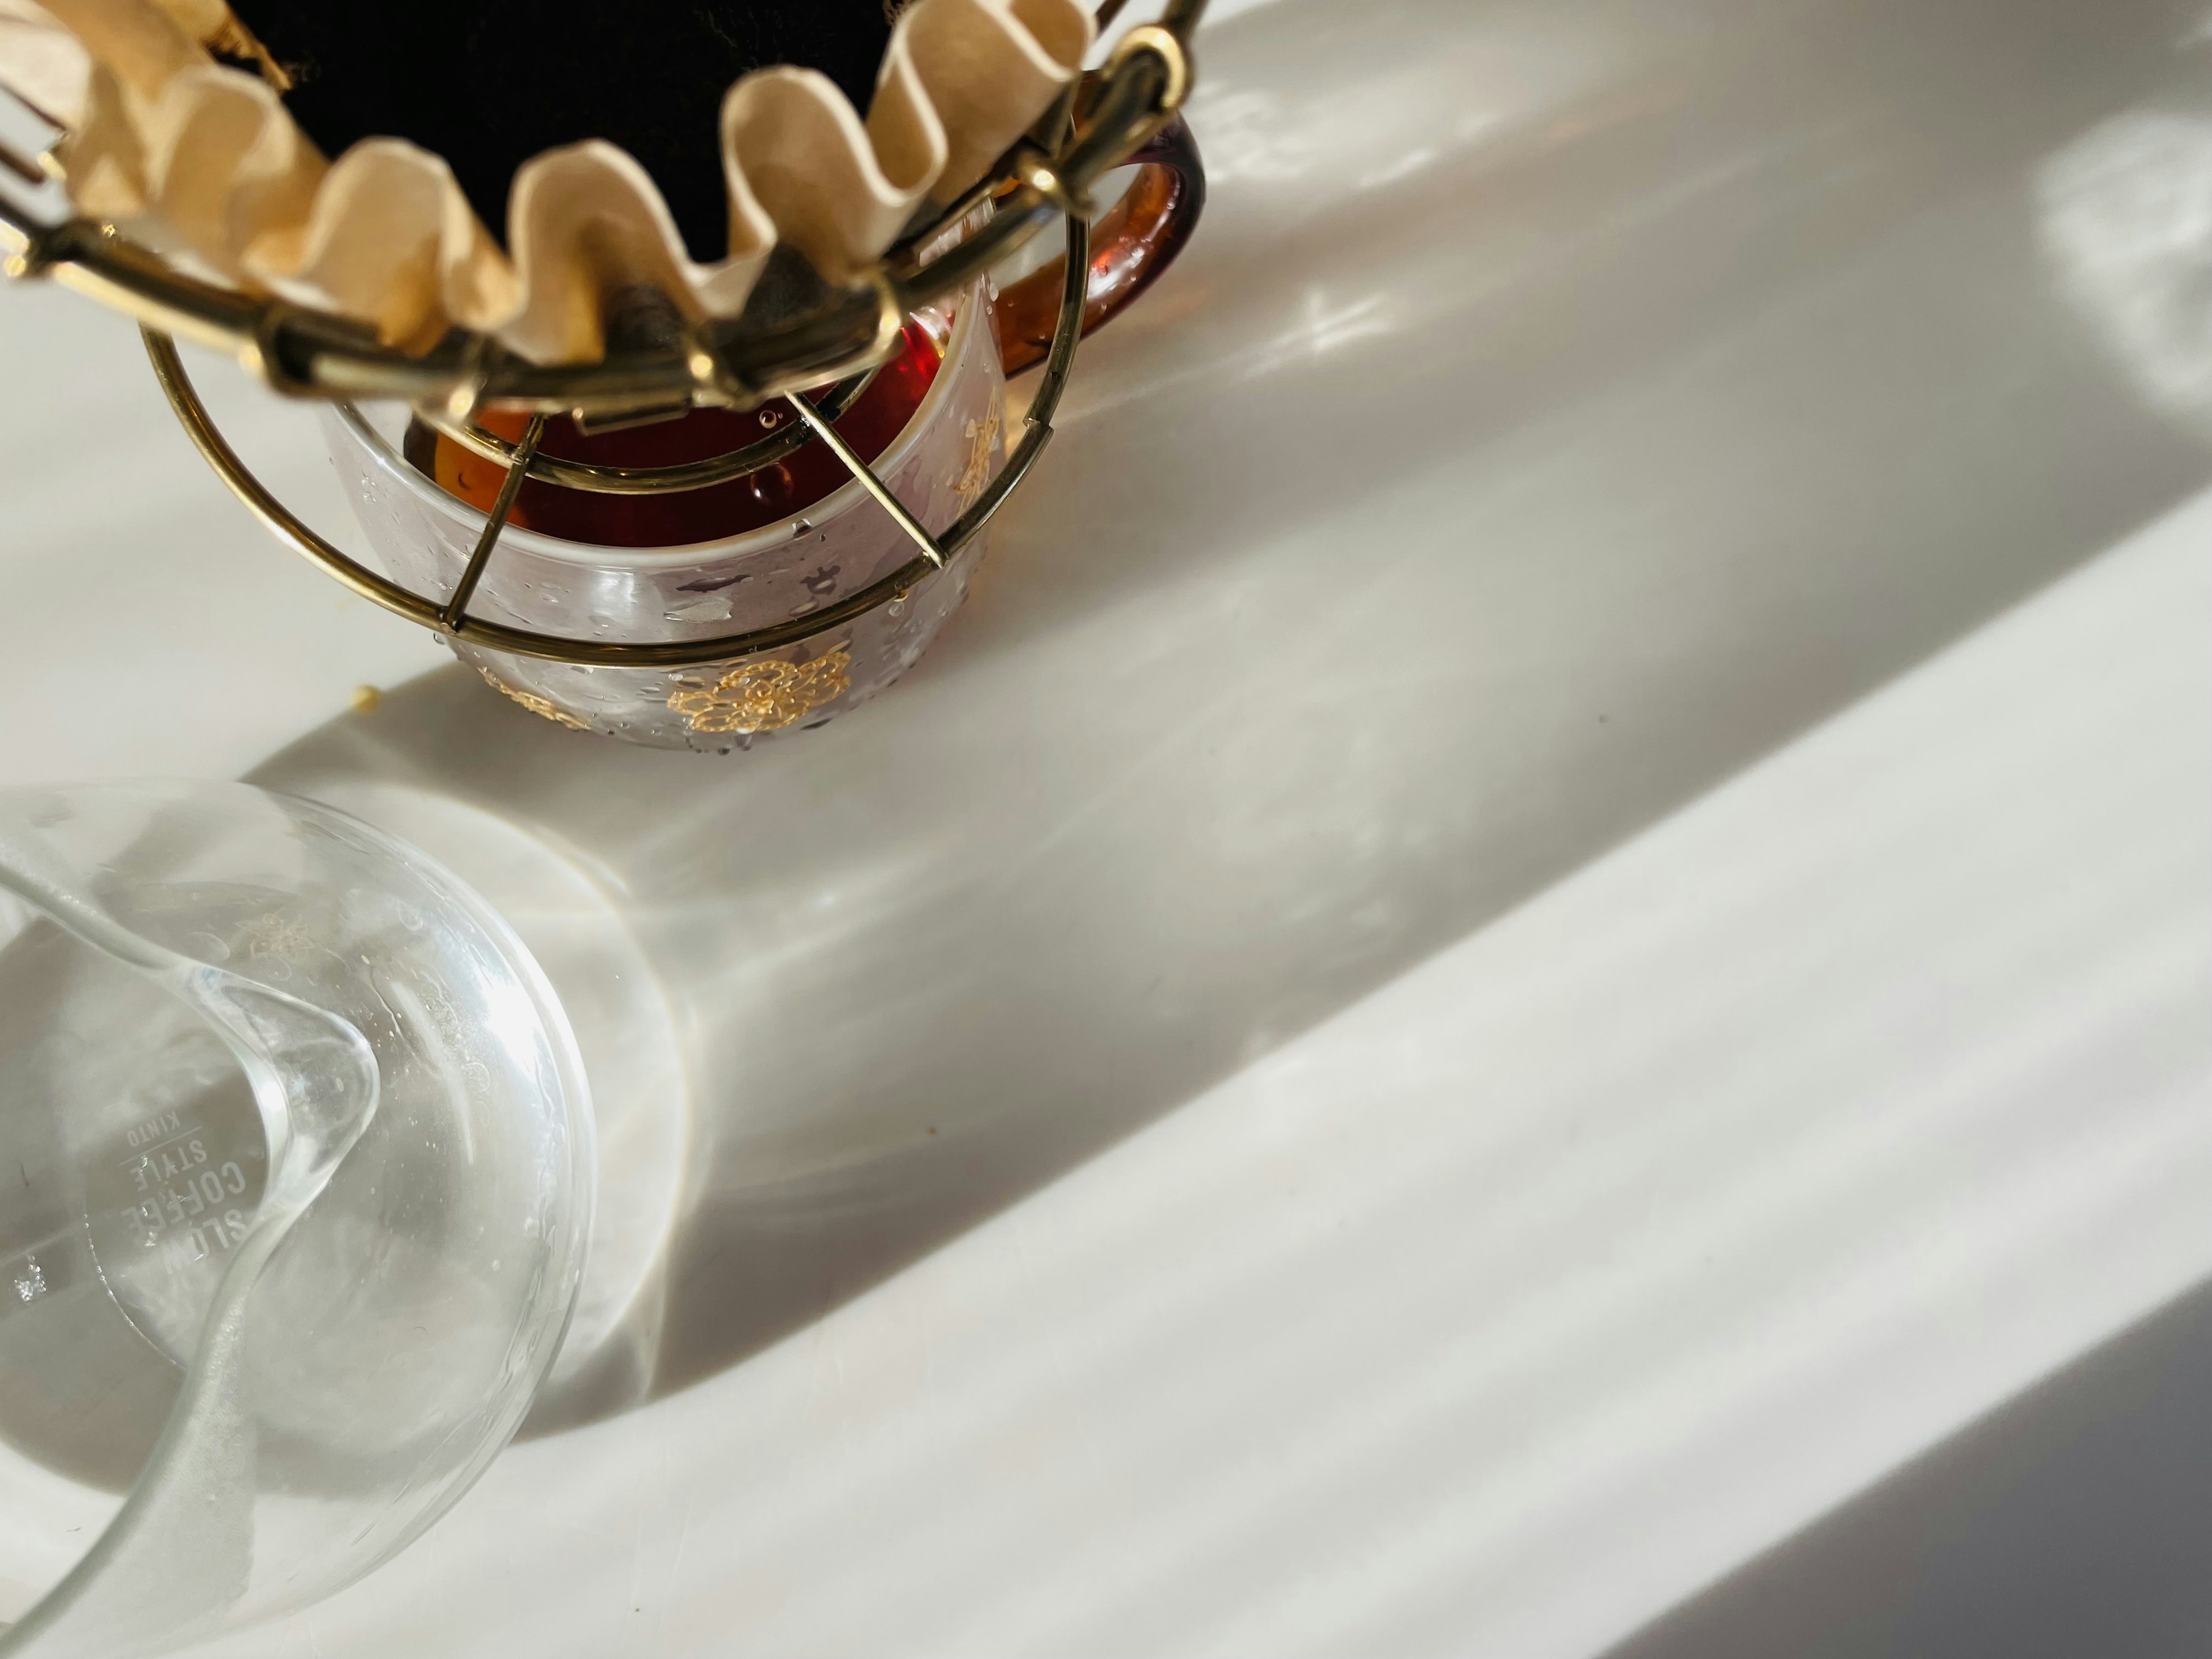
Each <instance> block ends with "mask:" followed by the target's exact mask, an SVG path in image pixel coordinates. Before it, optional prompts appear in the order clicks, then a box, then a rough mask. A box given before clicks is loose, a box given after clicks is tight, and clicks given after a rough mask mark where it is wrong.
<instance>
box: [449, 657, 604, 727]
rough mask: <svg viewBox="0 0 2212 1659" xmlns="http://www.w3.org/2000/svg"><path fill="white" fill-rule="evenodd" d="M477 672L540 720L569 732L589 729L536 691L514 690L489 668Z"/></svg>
mask: <svg viewBox="0 0 2212 1659" xmlns="http://www.w3.org/2000/svg"><path fill="white" fill-rule="evenodd" d="M477 673H479V674H481V675H483V683H484V684H486V685H488V686H489V687H491V689H492V690H495V691H496V692H498V693H499V695H500V696H502V697H511V698H513V700H514V701H515V702H519V703H520V704H521V705H522V706H523V707H524V708H527V709H528V710H529V711H530V712H531V713H532V714H535V715H537V716H538V718H539V719H540V720H551V721H552V722H553V724H554V725H556V726H567V727H568V729H569V730H570V731H571V732H588V731H589V730H590V729H591V728H590V727H589V726H586V725H585V724H584V722H583V721H581V720H578V719H577V718H576V717H575V716H574V714H570V713H569V712H568V710H567V709H565V708H561V707H559V706H558V705H557V704H555V703H551V702H547V701H546V700H545V699H544V697H541V696H538V694H537V693H536V692H534V691H518V690H515V689H514V688H513V686H511V685H509V684H507V682H506V681H505V680H503V679H501V678H500V677H499V676H498V675H496V674H495V673H493V672H492V671H491V670H490V669H489V668H478V669H477Z"/></svg>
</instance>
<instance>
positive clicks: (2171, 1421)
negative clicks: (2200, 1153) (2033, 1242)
mask: <svg viewBox="0 0 2212 1659" xmlns="http://www.w3.org/2000/svg"><path fill="white" fill-rule="evenodd" d="M2208 1405H2212V1289H2200V1290H2197V1291H2193V1292H2191V1294H2190V1295H2188V1296H2187V1297H2183V1298H2182V1299H2181V1300H2180V1301H2179V1302H2177V1303H2175V1304H2172V1305H2171V1306H2170V1307H2168V1308H2166V1309H2165V1310H2162V1311H2161V1312H2160V1313H2159V1314H2158V1315H2156V1316H2154V1317H2153V1318H2151V1319H2149V1320H2147V1321H2145V1322H2143V1323H2142V1324H2141V1325H2138V1326H2137V1327H2136V1328H2134V1329H2132V1330H2130V1331H2129V1332H2127V1333H2126V1334H2124V1335H2122V1336H2119V1337H2118V1338H2115V1339H2114V1340H2112V1341H2111V1342H2109V1343H2107V1344H2106V1345H2105V1346H2103V1347H2101V1348H2099V1349H2097V1350H2096V1351H2095V1352H2092V1353H2090V1354H2089V1355H2087V1357H2085V1358H2082V1359H2080V1360H2078V1361H2076V1362H2075V1364H2072V1365H2069V1367H2068V1368H2067V1369H2066V1370H2063V1371H2062V1372H2060V1373H2059V1374H2058V1375H2057V1376H2054V1377H2052V1378H2051V1379H2050V1380H2048V1381H2047V1382H2045V1383H2042V1384H2041V1385H2040V1386H2039V1387H2037V1388H2035V1389H2032V1390H2030V1391H2029V1392H2028V1393H2027V1394H2026V1395H2023V1396H2021V1398H2020V1399H2018V1400H2016V1401H2013V1402H2012V1403H2010V1404H2008V1405H2007V1406H2005V1407H2003V1408H2002V1409H2001V1410H1999V1411H1997V1412H1996V1413H1992V1414H1991V1415H1990V1416H1989V1417H1987V1418H1985V1419H1983V1420H1982V1421H1980V1422H1978V1423H1977V1424H1974V1425H1972V1426H1971V1427H1969V1428H1967V1429H1966V1430H1964V1431H1960V1433H1958V1434H1956V1435H1954V1436H1953V1437H1951V1438H1950V1439H1949V1440H1948V1441H1946V1442H1945V1443H1943V1444H1942V1446H1941V1447H1939V1448H1937V1449H1936V1450H1934V1451H1931V1452H1929V1453H1928V1454H1927V1455H1924V1456H1923V1457H1921V1458H1919V1459H1917V1460H1916V1461H1915V1462H1912V1463H1911V1464H1909V1465H1907V1466H1906V1467H1905V1468H1903V1469H1900V1470H1899V1471H1898V1472H1897V1473H1896V1474H1893V1475H1891V1476H1890V1477H1889V1478H1888V1479H1887V1480H1883V1481H1882V1482H1881V1484H1880V1485H1878V1486H1875V1487H1874V1488H1873V1489H1872V1490H1871V1491H1869V1492H1866V1493H1864V1494H1863V1495H1862V1496H1861V1497H1859V1498H1855V1499H1853V1500H1852V1501H1851V1502H1850V1504H1846V1505H1844V1507H1843V1508H1842V1509H1841V1510H1838V1511H1837V1512H1836V1513H1835V1514H1833V1515H1832V1516H1828V1517H1827V1518H1826V1519H1825V1520H1823V1521H1820V1522H1818V1523H1817V1524H1815V1525H1814V1526H1813V1527H1811V1528H1808V1529H1807V1530H1806V1531H1804V1532H1802V1533H1801V1534H1798V1535H1797V1536H1796V1537H1795V1538H1793V1539H1790V1541H1787V1542H1785V1543H1784V1544H1782V1545H1780V1546H1778V1547H1776V1548H1775V1549H1773V1550H1771V1551H1770V1552H1769V1553H1767V1554H1765V1556H1763V1557H1761V1558H1760V1559H1758V1560H1756V1561H1753V1562H1751V1563H1750V1564H1748V1565H1746V1566H1744V1567H1742V1568H1741V1569H1739V1570H1738V1571H1736V1572H1735V1573H1733V1574H1731V1575H1730V1576H1729V1577H1728V1578H1726V1579H1724V1580H1723V1581H1722V1582H1721V1583H1719V1584H1717V1585H1715V1586H1714V1587H1713V1588H1712V1589H1709V1590H1706V1591H1705V1592H1704V1593H1703V1594H1701V1595H1699V1596H1697V1597H1696V1598H1695V1599H1694V1600H1692V1601H1689V1602H1687V1603H1686V1604H1684V1605H1683V1606H1682V1607H1679V1608H1677V1609H1675V1610H1674V1612H1672V1613H1668V1614H1667V1615H1666V1616H1665V1617H1664V1618H1662V1619H1661V1620H1658V1621H1657V1622H1656V1623H1654V1624H1653V1625H1651V1626H1648V1627H1647V1628H1645V1629H1644V1631H1642V1632H1639V1633H1638V1634H1637V1635H1636V1636H1634V1637H1632V1638H1630V1639H1629V1640H1628V1641H1626V1642H1625V1643H1623V1644H1620V1646H1619V1647H1616V1648H1614V1649H1613V1650H1611V1652H1610V1653H1609V1654H1608V1655H1607V1659H1692V1656H1694V1659H1751V1656H1758V1659H1770V1656H1773V1655H1777V1654H1788V1655H1789V1656H1790V1659H1877V1656H1879V1659H1890V1656H1898V1655H1906V1654H1945V1655H1969V1654H2002V1655H2004V1656H2006V1659H2079V1656H2081V1655H2085V1654H2095V1655H2098V1656H2100V1659H2166V1656H2172V1659H2184V1656H2190V1659H2194V1656H2197V1655H2201V1654H2203V1653H2204V1652H2205V1651H2206V1650H2207V1649H2208V1647H2212V1574H2208V1573H2207V1572H2206V1571H2205V1564H2206V1562H2207V1561H2208V1560H2212V1510H2208V1508H2207V1505H2206V1503H2205V1494H2206V1493H2207V1492H2212V1409H2208Z"/></svg>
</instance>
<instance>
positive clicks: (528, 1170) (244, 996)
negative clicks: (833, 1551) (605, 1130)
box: [0, 784, 592, 1659]
mask: <svg viewBox="0 0 2212 1659" xmlns="http://www.w3.org/2000/svg"><path fill="white" fill-rule="evenodd" d="M591 1156H592V1147H591V1130H590V1117H589V1112H588V1103H587V1101H586V1097H585V1092H584V1084H583V1080H582V1073H581V1070H580V1066H578V1064H577V1061H576V1057H575V1049H574V1041H573V1039H572V1037H571V1036H570V1035H569V1031H568V1025H567V1023H566V1021H565V1020H564V1019H563V1018H562V1013H561V1010H560V1007H559V1005H558V1003H557V1001H556V1000H555V998H554V996H553V994H552V993H551V991H550V988H549V987H548V986H547V984H546V982H545V981H544V977H543V975H541V974H540V973H539V972H538V968H537V966H536V964H535V963H532V960H531V958H530V957H529V954H528V952H527V951H525V950H524V949H523V947H522V946H521V945H520V943H519V942H518V941H517V940H516V939H515V938H514V937H513V934H512V933H510V932H509V931H508V929H507V927H506V926H505V924H503V923H502V922H501V921H500V919H499V918H498V917H497V916H496V915H494V914H493V913H492V912H491V911H490V910H489V908H487V907H486V906H484V905H483V902H481V901H479V900H478V899H477V898H476V897H475V896H473V895H472V894H471V892H470V891H469V890H467V889H465V887H463V886H462V885H461V884H459V882H458V881H457V880H455V879H454V878H453V877H451V876H450V875H448V874H447V873H446V872H444V871H442V870H441V869H440V868H438V867H437V866H435V865H434V864H432V863H431V862H430V861H429V860H428V859H426V858H425V857H423V856H422V854H419V853H417V852H416V851H414V850H413V849H411V848H408V847H406V846H404V845H403V844H402V843H400V842H397V841H395V840H393V839H392V838H391V837H390V836H386V835H384V834H382V833H381V832H380V831H378V830H375V829H370V828H369V827H368V826H367V825H366V824H363V823H359V822H357V821H356V820H354V819H352V818H349V817H345V816H344V815H343V814H340V813H337V812H335V811H330V810H329V809H327V808H325V807H321V806H318V805H313V804H312V803H310V802H307V801H303V800H298V799H289V798H286V797H282V796H276V795H272V794H269V793H264V792H262V791H259V790H256V789H252V788H249V787H246V786H243V785H205V784H160V785H116V786H100V787H83V788H68V789H9V790H0V1655H5V1656H9V1659H15V1656H18V1655H21V1656H33V1655H35V1656H40V1659H46V1656H63V1655H68V1656H77V1655H83V1656H94V1655H97V1656H100V1659H123V1656H128V1655H133V1654H148V1653H159V1652H164V1651H168V1650H173V1649H174V1648H177V1647H180V1646H183V1645H185V1644H187V1643H190V1642H193V1641H197V1640H200V1639H204V1638H207V1637H209V1636H212V1635H214V1634H216V1633H217V1632H220V1631H222V1630H224V1629H227V1628H230V1627H232V1626H236V1625H240V1624H243V1623H246V1622H250V1621H252V1620H257V1619H259V1618H263V1617H266V1616H269V1615H272V1614H275V1613H281V1612H283V1611H286V1610H289V1609H291V1608H295V1607H300V1606H302V1605H304V1604H306V1603H307V1602H309V1601H314V1600H316V1599H318V1598H319V1597H320V1596H322V1595H327V1594H328V1593H330V1592H331V1590H333V1589H337V1588H338V1587H339V1586H341V1585H343V1583H347V1582H349V1581H350V1580H352V1579H353V1578H356V1577H358V1576H360V1575H361V1574H362V1572H365V1571H368V1569H369V1568H371V1567H373V1566H374V1565H376V1564H377V1563H378V1562H380V1561H381V1560H383V1559H386V1557H388V1556H389V1555H391V1554H392V1553H393V1552H394V1551H396V1550H398V1548H400V1547H402V1546H403V1545H404V1544H405V1543H406V1542H407V1541H409V1540H410V1539H411V1538H413V1537H414V1536H415V1535H416V1534H418V1533H420V1532H421V1531H422V1528H425V1527H427V1526H428V1524H429V1523H430V1522H431V1521H432V1520H434V1519H435V1517H436V1516H438V1515H439V1514H440V1513H441V1512H442V1511H443V1510H445V1509H446V1508H447V1506H448V1505H449V1504H452V1503H453V1500H454V1499H455V1498H458V1497H459V1495H460V1493H461V1492H463V1491H464V1490H465V1488H466V1487H467V1486H468V1485H469V1484H470V1482H471V1480H474V1479H475V1477H476V1476H477V1474H479V1473H480V1472H481V1471H482V1470H483V1467H484V1465H485V1464H486V1463H487V1462H489V1459H490V1458H491V1456H492V1455H493V1454H494V1453H495V1452H496V1451H497V1450H498V1449H499V1448H500V1447H501V1446H502V1445H503V1444H505V1443H506V1442H507V1439H508V1438H509V1437H511V1436H512V1435H513V1431H514V1430H515V1428H516V1426H517V1425H518V1424H519V1423H520V1421H521V1419H522V1416H523V1414H524V1413H525V1412H526V1410H527V1408H528V1407H529V1404H530V1401H531V1399H532V1395H533V1394H534V1393H535V1391H536V1389H537V1388H538V1383H539V1382H540V1381H541V1380H542V1379H543V1377H544V1375H545V1373H546V1371H547V1369H548V1368H549V1366H550V1364H551V1362H552V1359H553V1357H554V1354H555V1351H556V1348H557V1347H558V1346H559V1343H560V1340H561V1336H562V1330H563V1328H564V1326H565V1324H566V1322H567V1321H568V1315H569V1312H570V1310H571V1308H572V1306H573V1305H574V1300H575V1295H576V1288H577V1284H578V1280H579V1275H580V1268H581V1264H582V1261H583V1254H584V1248H585V1243H586V1232H587V1230H588V1225H589V1219H590V1216H589V1211H590V1200H591V1175H590V1170H591Z"/></svg>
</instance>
